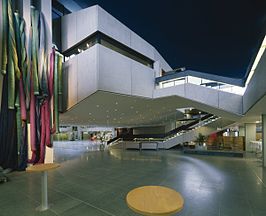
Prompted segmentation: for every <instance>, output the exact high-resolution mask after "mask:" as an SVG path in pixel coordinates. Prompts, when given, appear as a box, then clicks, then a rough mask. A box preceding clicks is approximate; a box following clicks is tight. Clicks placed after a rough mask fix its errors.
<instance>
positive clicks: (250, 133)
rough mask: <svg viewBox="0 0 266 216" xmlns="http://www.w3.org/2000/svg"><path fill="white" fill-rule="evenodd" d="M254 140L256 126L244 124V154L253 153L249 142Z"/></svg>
mask: <svg viewBox="0 0 266 216" xmlns="http://www.w3.org/2000/svg"><path fill="white" fill-rule="evenodd" d="M255 140H256V124H255V123H246V124H245V147H246V148H245V149H246V152H253V151H255V149H253V148H252V145H251V143H250V142H251V141H255Z"/></svg>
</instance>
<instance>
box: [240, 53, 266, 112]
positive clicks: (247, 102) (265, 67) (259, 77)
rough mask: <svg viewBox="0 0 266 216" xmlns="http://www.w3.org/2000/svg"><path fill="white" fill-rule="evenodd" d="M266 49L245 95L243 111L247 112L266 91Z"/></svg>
mask: <svg viewBox="0 0 266 216" xmlns="http://www.w3.org/2000/svg"><path fill="white" fill-rule="evenodd" d="M265 80H266V51H264V53H263V55H262V57H261V59H260V61H259V63H258V65H257V68H256V70H255V73H254V75H253V77H252V79H251V81H250V82H249V85H248V86H247V89H246V92H245V94H244V96H243V112H244V113H246V112H247V111H248V110H249V109H250V108H251V107H252V106H253V105H254V104H255V103H256V102H257V101H258V100H259V99H260V98H262V96H263V95H265V93H266V85H265Z"/></svg>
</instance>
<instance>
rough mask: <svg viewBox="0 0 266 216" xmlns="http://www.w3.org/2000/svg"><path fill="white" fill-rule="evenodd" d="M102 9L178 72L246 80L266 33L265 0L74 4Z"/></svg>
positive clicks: (88, 1)
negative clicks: (186, 70)
mask: <svg viewBox="0 0 266 216" xmlns="http://www.w3.org/2000/svg"><path fill="white" fill-rule="evenodd" d="M75 1H76V2H77V3H78V4H79V5H80V6H81V7H83V8H86V7H88V6H91V5H95V4H99V5H100V6H101V7H103V8H104V9H105V10H106V11H107V12H109V13H110V14H112V15H113V16H114V17H116V18H117V19H118V20H120V21H121V22H122V23H124V24H125V25H126V26H128V27H129V28H130V29H131V30H133V31H134V32H136V33H137V34H138V35H140V36H141V37H142V38H144V39H145V40H146V41H147V42H149V43H151V44H152V45H153V46H154V47H155V48H156V49H157V50H158V51H159V52H160V53H161V55H162V56H163V57H164V58H165V59H166V61H167V62H168V63H169V64H170V65H171V67H173V68H178V67H183V66H185V67H186V68H187V69H192V70H197V71H202V72H207V73H212V74H218V75H222V76H229V77H238V78H242V77H244V76H245V74H246V71H247V69H248V66H249V65H250V63H251V61H252V58H254V55H256V52H257V51H258V48H259V45H260V44H261V42H262V40H263V37H264V35H265V33H266V0H157V1H155V0H154V1H153V0H75Z"/></svg>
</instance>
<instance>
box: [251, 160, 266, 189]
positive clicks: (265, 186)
mask: <svg viewBox="0 0 266 216" xmlns="http://www.w3.org/2000/svg"><path fill="white" fill-rule="evenodd" d="M246 163H247V165H248V167H249V169H250V170H251V171H252V172H253V174H254V175H255V176H256V177H257V179H259V181H260V182H261V183H262V185H263V187H264V188H266V185H265V184H264V182H263V180H262V179H261V178H260V177H259V176H258V174H257V173H256V172H255V171H254V170H253V169H252V167H251V165H250V164H248V162H247V161H246Z"/></svg>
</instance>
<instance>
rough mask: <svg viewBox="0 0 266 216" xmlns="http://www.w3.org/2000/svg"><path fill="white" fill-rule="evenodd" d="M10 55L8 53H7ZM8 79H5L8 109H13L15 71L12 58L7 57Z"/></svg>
mask: <svg viewBox="0 0 266 216" xmlns="http://www.w3.org/2000/svg"><path fill="white" fill-rule="evenodd" d="M9 53H10V52H9ZM8 59H9V60H8V77H7V83H8V108H9V109H14V108H15V107H14V103H15V70H14V64H13V60H12V56H11V55H10V54H9V55H8Z"/></svg>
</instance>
